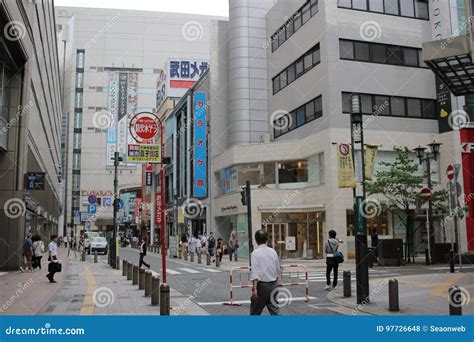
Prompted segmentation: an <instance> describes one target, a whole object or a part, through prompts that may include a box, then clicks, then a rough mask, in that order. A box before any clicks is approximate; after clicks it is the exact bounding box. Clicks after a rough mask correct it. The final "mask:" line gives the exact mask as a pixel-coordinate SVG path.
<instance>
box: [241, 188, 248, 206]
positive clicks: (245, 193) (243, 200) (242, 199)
mask: <svg viewBox="0 0 474 342" xmlns="http://www.w3.org/2000/svg"><path fill="white" fill-rule="evenodd" d="M240 196H241V197H242V198H241V199H240V201H241V202H242V205H243V206H247V203H248V202H247V188H244V189H243V190H242V191H241V192H240Z"/></svg>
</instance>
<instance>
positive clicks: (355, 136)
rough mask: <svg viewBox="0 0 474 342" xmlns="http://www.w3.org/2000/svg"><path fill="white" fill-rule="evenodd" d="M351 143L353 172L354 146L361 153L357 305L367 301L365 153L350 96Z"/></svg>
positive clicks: (355, 98)
mask: <svg viewBox="0 0 474 342" xmlns="http://www.w3.org/2000/svg"><path fill="white" fill-rule="evenodd" d="M351 141H352V161H353V163H354V170H355V150H356V144H357V145H358V146H359V149H360V153H361V162H360V163H359V167H361V169H362V170H361V175H362V179H361V187H358V186H356V187H355V188H354V193H353V195H354V214H355V215H354V217H355V228H356V234H355V252H356V280H357V281H356V283H357V304H362V303H363V302H366V301H368V300H369V265H368V263H367V257H368V249H367V219H366V216H365V215H364V214H363V213H364V203H365V199H366V191H365V167H364V165H365V151H364V148H365V146H364V125H363V115H362V110H361V106H360V97H359V95H353V96H352V109H351Z"/></svg>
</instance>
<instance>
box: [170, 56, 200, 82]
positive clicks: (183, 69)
mask: <svg viewBox="0 0 474 342" xmlns="http://www.w3.org/2000/svg"><path fill="white" fill-rule="evenodd" d="M207 69H209V62H207V61H203V60H191V59H172V60H170V61H169V64H168V79H169V86H170V88H181V89H189V88H192V87H193V86H194V84H195V83H196V81H198V80H199V78H200V77H201V76H202V75H204V73H205V72H206V71H207Z"/></svg>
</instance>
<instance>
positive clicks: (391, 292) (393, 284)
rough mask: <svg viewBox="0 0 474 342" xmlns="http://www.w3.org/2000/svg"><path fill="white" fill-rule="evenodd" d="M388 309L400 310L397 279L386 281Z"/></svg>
mask: <svg viewBox="0 0 474 342" xmlns="http://www.w3.org/2000/svg"><path fill="white" fill-rule="evenodd" d="M388 310H389V311H391V312H395V311H400V304H399V298H398V280H397V279H393V280H390V281H389V282H388Z"/></svg>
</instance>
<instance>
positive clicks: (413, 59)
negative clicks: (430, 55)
mask: <svg viewBox="0 0 474 342" xmlns="http://www.w3.org/2000/svg"><path fill="white" fill-rule="evenodd" d="M403 57H404V64H405V65H410V66H418V65H419V64H418V50H417V49H410V48H404V49H403Z"/></svg>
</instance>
